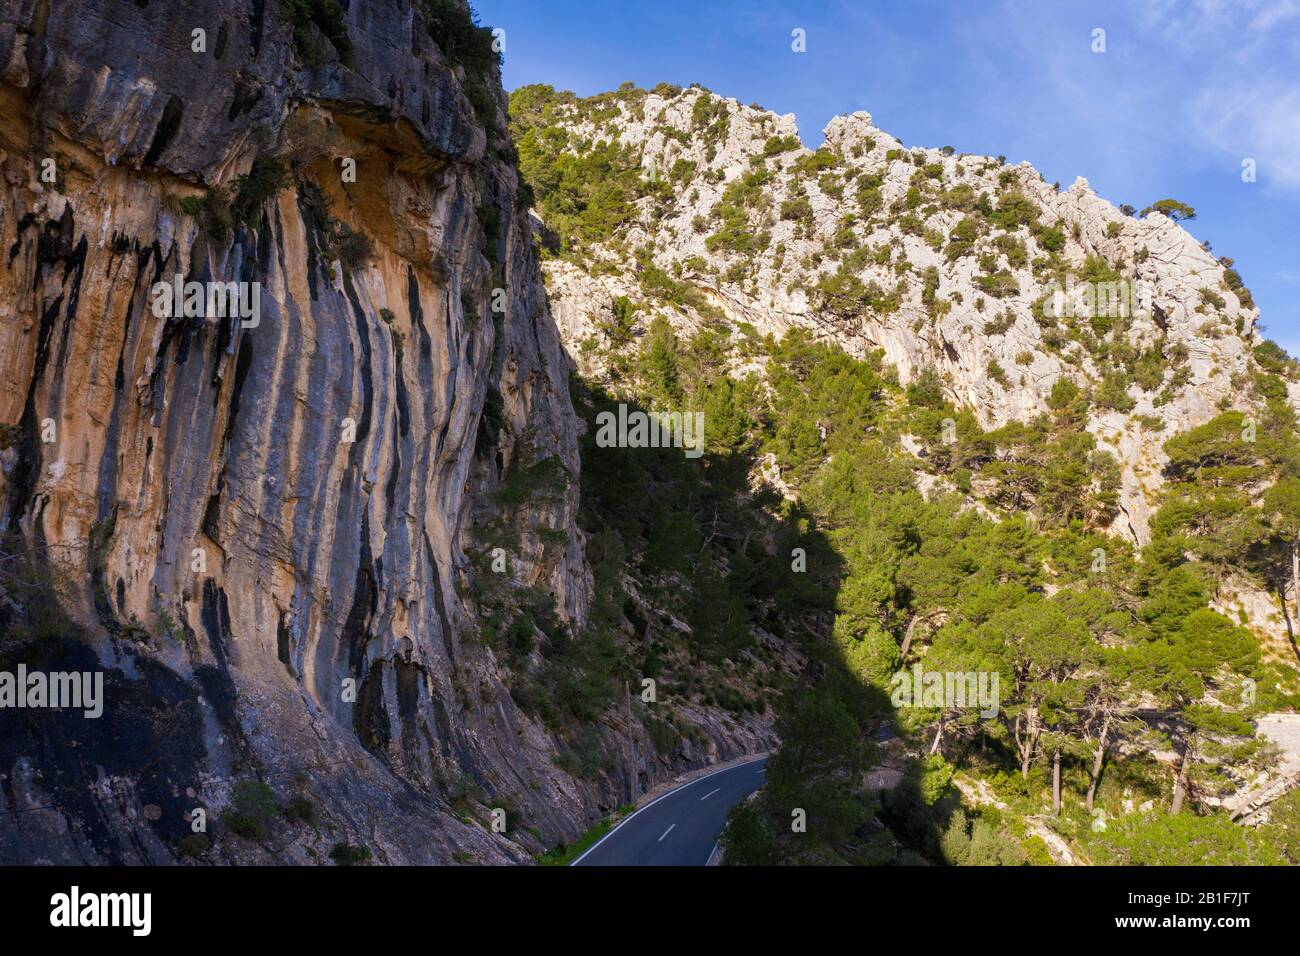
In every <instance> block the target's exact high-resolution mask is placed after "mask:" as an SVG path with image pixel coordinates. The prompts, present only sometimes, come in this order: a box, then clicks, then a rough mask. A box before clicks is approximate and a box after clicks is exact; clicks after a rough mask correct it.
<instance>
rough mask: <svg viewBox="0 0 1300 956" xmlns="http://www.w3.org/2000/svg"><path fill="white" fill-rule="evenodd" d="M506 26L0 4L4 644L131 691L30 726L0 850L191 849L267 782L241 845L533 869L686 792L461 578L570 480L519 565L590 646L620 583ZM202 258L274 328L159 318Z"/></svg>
mask: <svg viewBox="0 0 1300 956" xmlns="http://www.w3.org/2000/svg"><path fill="white" fill-rule="evenodd" d="M344 7H346V9H344ZM303 9H307V10H311V9H316V10H317V11H320V10H334V11H336V12H337V13H338V14H339V17H340V19H338V20H331V19H329V18H328V17H321V16H312V15H304V14H302V13H301V12H299V11H301V10H303ZM449 11H450V12H449ZM200 31H201V32H200ZM481 33H486V31H481V30H479V29H478V28H475V27H474V26H473V25H472V23H471V22H470V20H469V16H468V14H467V13H466V12H465V11H464V8H463V7H461V8H457V7H456V6H455V5H454V4H453V5H448V4H446V3H439V4H423V3H418V2H417V3H410V2H404V0H384V2H375V3H364V4H359V3H352V4H345V5H344V6H338V5H334V4H316V5H314V6H313V5H311V4H308V5H302V4H286V3H280V2H276V0H271V2H267V0H221V2H214V3H210V4H202V5H199V4H190V3H179V2H173V3H168V2H162V0H152V2H150V0H137V2H135V3H93V4H61V3H47V2H46V0H4V2H3V3H0V69H2V70H3V77H2V79H3V82H2V83H0V100H2V103H3V109H2V110H0V114H2V115H3V117H4V119H3V124H2V126H0V173H2V175H3V187H2V189H0V201H2V204H0V238H2V240H3V241H2V243H0V245H2V246H3V250H4V256H3V259H2V260H0V378H2V379H3V390H2V391H0V422H3V423H5V424H4V428H3V451H0V465H2V466H3V467H2V470H0V499H2V500H3V514H2V516H0V523H2V526H3V533H4V535H5V547H4V551H5V555H6V557H5V560H6V562H7V563H6V572H7V573H8V574H9V577H8V578H6V581H7V585H8V586H7V587H6V588H5V599H4V602H3V616H4V621H5V622H6V624H7V625H9V626H10V629H11V631H12V634H14V635H17V636H18V639H20V643H19V644H18V645H16V646H13V645H11V646H6V647H5V649H4V663H5V664H13V663H14V662H15V661H16V660H19V659H21V660H30V659H31V658H32V657H33V655H37V656H41V657H42V659H43V660H44V661H45V663H46V666H48V667H51V668H55V669H57V668H58V667H59V666H61V667H63V668H66V669H87V668H96V667H100V666H102V667H104V668H106V669H107V672H108V693H107V695H106V696H107V702H106V713H105V715H104V718H103V719H102V720H101V721H100V722H98V723H94V722H91V721H83V720H82V719H81V718H80V717H79V716H78V717H76V718H75V719H74V718H72V717H69V716H67V715H61V714H60V715H37V714H34V713H26V714H24V713H19V712H14V711H9V712H6V713H5V714H4V720H5V721H6V722H7V727H6V732H5V733H4V734H0V817H3V819H0V860H4V861H5V862H35V861H52V862H78V861H86V862H91V861H108V862H160V861H165V860H168V859H171V858H173V857H174V856H175V855H176V854H177V852H178V851H177V847H178V846H182V845H183V841H184V840H186V839H187V838H189V837H190V836H191V835H192V833H193V830H194V828H193V827H192V825H191V821H192V816H191V814H192V811H193V810H194V809H196V808H205V809H206V811H208V812H210V813H212V814H213V815H216V814H218V813H220V812H222V811H223V810H225V809H227V808H228V807H229V806H230V805H231V804H232V801H234V802H236V803H238V802H239V800H240V799H244V801H245V802H247V798H248V794H249V792H250V791H249V790H248V789H247V787H245V789H244V790H243V791H242V794H243V796H242V798H241V797H240V793H241V791H238V787H239V786H240V785H241V783H247V782H248V781H262V782H264V783H265V784H266V785H268V786H269V788H270V790H271V792H272V793H273V794H274V795H275V797H276V798H277V799H281V800H290V799H293V800H295V801H296V803H295V804H294V805H296V806H299V807H300V808H303V807H305V808H309V809H303V810H301V811H300V812H299V813H297V814H296V817H295V820H296V822H295V823H293V824H292V825H289V826H287V828H286V829H285V831H284V832H283V833H277V834H276V839H275V840H273V841H271V844H273V845H274V848H272V846H270V845H268V843H267V842H266V841H261V842H260V843H259V841H243V842H241V841H238V840H231V841H228V842H223V843H222V844H221V846H220V847H219V848H218V850H217V851H214V853H216V856H215V858H216V859H224V860H231V861H233V860H239V859H253V860H256V859H275V860H280V861H287V862H309V861H310V860H312V859H320V858H321V857H322V856H323V855H324V854H326V853H328V852H329V850H330V848H331V846H332V845H337V844H343V845H345V846H354V847H365V848H367V849H368V850H369V851H371V852H373V853H374V854H375V856H376V857H377V858H378V859H380V860H382V861H386V862H394V863H397V862H449V861H451V860H453V859H455V860H460V861H481V862H502V861H511V860H513V861H519V860H523V859H526V858H527V857H528V855H529V854H530V853H532V852H536V851H537V850H538V849H540V848H541V847H542V846H543V845H546V844H550V843H553V842H555V841H556V840H558V839H561V838H571V837H572V836H574V835H576V834H577V833H580V832H581V831H582V830H583V829H585V826H586V824H587V823H588V822H589V821H590V819H591V818H592V817H593V816H595V815H597V814H598V813H600V812H602V811H603V810H608V809H609V808H610V807H612V806H614V805H616V804H617V803H620V802H624V801H626V800H627V799H629V798H630V797H632V796H634V795H635V793H637V792H640V789H641V788H642V787H644V785H645V782H646V780H647V779H649V780H654V779H658V778H660V777H662V776H663V775H664V774H665V773H666V772H668V770H669V762H668V761H666V760H658V759H655V758H653V757H647V756H646V755H645V754H644V753H641V754H640V756H638V749H637V747H638V742H644V739H645V732H644V730H642V729H641V728H639V727H637V728H635V729H634V728H631V727H624V728H623V730H622V732H621V733H620V734H614V732H613V731H611V730H604V731H602V732H603V733H604V734H605V736H606V738H608V739H613V738H614V737H618V739H619V740H623V738H624V737H628V736H629V735H630V738H629V739H628V740H623V742H622V743H619V744H617V747H616V748H615V749H616V750H617V753H618V757H619V760H618V761H615V764H614V768H613V769H612V770H611V771H610V772H609V773H607V774H602V775H600V777H599V779H596V780H590V779H583V780H578V779H575V778H574V777H573V776H571V775H570V774H569V773H568V772H566V771H564V770H562V769H560V767H558V766H557V765H556V762H555V759H554V758H555V755H556V753H557V752H558V751H560V750H562V749H563V748H564V746H565V745H564V744H563V742H562V741H560V740H559V738H557V737H556V735H555V733H554V731H553V730H548V729H547V728H546V727H545V726H543V724H542V723H541V722H539V721H538V720H536V719H534V718H533V717H531V716H529V715H527V714H525V713H524V712H523V711H521V709H520V708H519V707H518V706H517V705H516V703H515V702H514V700H512V698H511V695H510V693H509V691H508V689H507V687H506V686H505V683H504V681H503V675H502V671H501V667H500V665H499V664H498V663H497V660H496V657H495V656H494V654H493V653H492V652H491V650H490V649H488V648H487V647H486V646H485V643H484V641H482V640H481V639H480V637H479V622H478V617H477V613H478V612H477V610H476V607H475V606H474V603H473V602H472V601H471V600H469V599H468V598H467V597H466V595H467V594H468V593H469V592H470V591H471V589H472V588H473V586H474V582H475V579H476V577H477V576H479V575H481V574H483V573H488V572H485V571H482V570H480V569H478V568H476V567H474V566H473V565H472V563H471V559H470V557H468V556H467V555H468V554H470V553H471V551H473V549H474V548H475V547H476V544H475V540H474V531H475V528H476V527H477V526H479V525H481V524H482V523H484V522H486V521H488V520H490V519H491V518H492V516H493V515H495V514H496V513H497V512H498V511H499V510H500V505H499V498H500V491H501V489H502V487H503V485H504V484H506V483H508V481H509V479H510V476H511V475H513V474H516V473H518V472H519V471H521V470H523V469H526V468H528V467H531V466H533V465H535V464H537V463H538V462H549V463H550V464H551V465H553V466H556V467H555V469H554V470H555V471H556V472H557V473H558V475H559V487H558V492H557V493H556V494H551V495H547V496H543V497H538V496H533V497H528V496H525V498H524V500H523V503H522V504H521V505H519V506H518V507H517V508H516V513H515V514H514V516H513V518H514V520H515V523H516V524H517V525H518V526H520V527H521V528H522V530H521V532H520V535H519V538H518V541H517V544H516V546H514V547H512V548H510V549H506V550H507V553H506V554H505V558H506V560H507V562H508V567H507V569H506V570H507V572H508V576H509V578H510V579H511V581H512V582H513V583H514V584H515V585H517V586H520V587H530V588H533V589H535V590H536V591H538V592H540V593H541V594H543V595H546V596H547V597H548V599H549V600H551V601H552V602H553V604H554V607H555V609H556V613H557V614H558V616H559V617H560V618H561V619H562V620H564V621H566V622H567V623H568V625H569V626H570V627H573V628H580V627H581V626H582V624H583V622H584V619H585V616H586V614H587V610H588V605H589V602H590V598H591V577H590V572H589V570H588V568H587V565H586V561H585V557H584V545H583V539H582V535H581V533H580V532H579V531H578V530H577V528H576V526H575V514H576V509H577V492H578V489H577V476H578V469H579V463H578V452H577V436H578V435H579V433H580V430H581V425H580V423H579V421H578V419H577V416H576V415H575V413H574V410H573V407H572V404H571V402H570V398H569V392H568V375H569V367H568V363H567V360H566V358H565V356H564V353H563V350H562V347H561V344H560V341H559V338H558V336H557V333H556V328H555V326H554V324H553V322H552V320H551V318H550V314H549V311H548V306H547V302H546V298H545V295H544V293H543V289H542V285H541V281H540V271H539V268H538V264H537V259H536V252H535V247H534V245H533V242H532V238H531V235H530V233H529V230H528V228H527V221H526V218H525V216H526V213H525V212H524V205H526V204H521V203H520V202H519V201H518V197H519V184H518V180H517V175H516V172H515V169H514V165H513V155H512V153H513V148H512V146H511V145H510V143H509V139H508V137H507V135H506V134H505V132H504V128H505V115H504V98H503V97H502V96H501V93H500V85H499V78H498V75H497V67H496V64H495V55H493V57H492V62H491V63H490V64H489V65H488V66H487V67H486V69H485V68H484V67H483V66H482V64H481V62H472V61H471V60H472V58H471V56H470V55H469V53H467V52H466V51H467V49H468V48H469V46H472V44H473V43H481V42H483V37H482V36H481V35H479V34H481ZM480 59H481V57H480ZM353 170H354V171H355V175H351V173H352V171H353ZM177 276H180V277H181V281H197V282H204V283H207V282H222V283H225V282H242V283H246V284H251V283H257V284H258V286H259V289H260V315H258V316H257V317H256V319H255V321H254V320H241V319H240V318H238V317H237V318H233V319H232V318H230V317H224V318H223V317H213V316H208V317H205V316H202V315H200V316H192V317H188V318H187V317H183V316H182V317H174V316H171V315H161V316H160V315H159V314H157V310H156V308H155V304H156V301H157V295H158V293H157V292H156V291H155V285H156V284H157V283H159V282H162V283H171V282H173V281H175V277H177ZM20 566H21V568H22V569H23V573H22V574H20V573H19V567H20ZM24 574H25V575H26V577H23V575H24ZM33 582H36V583H39V584H41V585H42V587H41V588H38V587H35V586H32V587H27V588H26V589H24V587H25V586H26V585H32V584H33ZM52 594H53V595H57V596H58V598H59V601H58V602H57V603H59V604H61V608H60V613H61V614H64V613H65V614H66V616H67V622H66V623H64V622H62V620H61V619H59V620H55V621H53V622H52V623H51V624H50V626H49V628H48V629H46V630H41V629H40V627H39V626H38V625H36V624H33V623H32V622H33V620H34V619H36V618H38V617H40V614H39V613H38V612H40V611H42V610H43V609H45V605H46V603H47V602H49V601H51V598H50V595H52ZM50 616H54V615H53V612H52V611H51V613H50V614H49V615H47V617H50ZM634 730H635V732H634ZM755 745H756V742H755V741H754V740H752V739H750V740H749V741H748V742H747V743H744V742H741V743H735V742H733V741H732V740H731V739H730V738H725V737H724V738H722V739H721V742H720V744H717V743H711V744H710V748H712V750H713V752H714V753H715V754H716V752H717V747H718V746H721V748H722V752H723V753H724V755H730V753H729V752H728V749H729V748H732V747H751V748H752V747H753V746H755ZM611 746H614V745H611ZM678 759H679V760H680V761H682V762H684V763H685V764H695V763H700V762H703V761H704V760H706V759H709V752H708V751H706V750H702V749H696V750H695V751H692V752H690V753H681V752H679V754H678ZM619 761H623V763H619ZM638 773H639V774H640V777H641V781H640V784H638V782H637V776H638ZM490 807H504V808H508V811H509V815H510V818H511V824H510V832H509V833H508V834H499V835H498V834H493V833H491V832H489V830H488V828H486V827H485V826H484V825H483V819H484V812H485V808H490ZM241 812H242V811H241ZM191 851H192V852H199V853H205V852H207V851H206V850H205V849H204V848H203V847H199V849H198V850H197V851H196V850H194V849H193V846H192V844H191Z"/></svg>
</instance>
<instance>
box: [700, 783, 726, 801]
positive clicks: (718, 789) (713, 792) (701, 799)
mask: <svg viewBox="0 0 1300 956" xmlns="http://www.w3.org/2000/svg"><path fill="white" fill-rule="evenodd" d="M721 791H722V788H721V787H718V788H717V789H716V790H710V791H709V792H708V793H706V794H705V795H704V796H702V797H700V802H701V803H703V802H704V801H705V800H707V799H709V797H711V796H713V795H714V794H715V793H720V792H721Z"/></svg>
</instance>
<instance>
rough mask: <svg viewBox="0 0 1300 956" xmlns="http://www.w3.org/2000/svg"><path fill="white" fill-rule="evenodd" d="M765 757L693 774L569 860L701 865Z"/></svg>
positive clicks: (756, 780)
mask: <svg viewBox="0 0 1300 956" xmlns="http://www.w3.org/2000/svg"><path fill="white" fill-rule="evenodd" d="M766 766H767V757H759V758H758V759H756V760H751V761H749V762H747V763H742V764H737V765H736V766H734V767H728V768H727V769H726V770H718V771H715V772H713V773H710V774H705V775H704V776H703V777H696V778H695V779H694V780H692V781H690V782H689V783H684V784H682V785H681V786H680V787H678V788H677V789H676V790H670V791H668V792H667V793H666V794H664V795H663V796H662V797H658V798H657V799H655V800H651V801H650V802H649V803H647V804H646V805H645V806H644V807H642V808H641V809H640V810H638V811H636V812H635V813H633V814H632V815H631V816H629V817H627V818H626V819H625V820H624V821H623V822H622V823H620V824H619V825H618V826H616V827H615V828H614V829H613V830H611V831H610V832H609V833H607V834H605V836H604V837H602V838H601V839H600V840H599V841H597V842H596V843H595V845H593V846H592V847H591V848H590V849H589V850H587V852H586V853H584V854H582V856H580V857H578V858H577V859H576V860H574V861H573V865H574V866H704V864H705V863H707V862H708V861H709V857H710V856H711V855H712V853H713V848H714V846H715V845H716V843H717V840H718V833H719V832H721V830H722V826H723V824H725V823H726V822H727V813H728V812H729V811H730V810H731V808H732V807H733V806H735V805H736V804H737V803H739V802H740V801H741V800H743V799H745V797H746V796H748V795H749V794H751V793H753V792H754V791H755V790H757V789H758V788H759V787H761V786H762V785H763V780H764V774H765V772H766Z"/></svg>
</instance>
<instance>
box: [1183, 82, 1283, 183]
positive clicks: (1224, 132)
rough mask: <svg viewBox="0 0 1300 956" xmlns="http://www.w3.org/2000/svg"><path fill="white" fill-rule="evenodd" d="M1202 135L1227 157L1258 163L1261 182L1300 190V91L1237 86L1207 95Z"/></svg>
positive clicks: (1202, 101) (1201, 101) (1199, 118)
mask: <svg viewBox="0 0 1300 956" xmlns="http://www.w3.org/2000/svg"><path fill="white" fill-rule="evenodd" d="M1195 117H1196V122H1197V129H1198V131H1199V132H1200V133H1201V134H1202V135H1203V136H1204V137H1205V138H1206V140H1207V141H1209V142H1210V144H1211V145H1213V146H1214V147H1216V148H1217V149H1218V150H1219V151H1220V152H1222V153H1223V154H1225V155H1226V156H1232V157H1235V158H1236V159H1237V161H1238V162H1240V161H1241V160H1243V159H1247V158H1250V159H1254V160H1255V162H1256V164H1257V173H1258V177H1259V182H1261V183H1264V184H1275V185H1277V186H1281V187H1283V188H1286V189H1300V90H1296V89H1294V88H1287V87H1283V86H1281V85H1277V84H1272V83H1269V84H1266V85H1265V84H1260V83H1258V82H1255V83H1250V82H1240V81H1239V82H1236V83H1234V84H1232V85H1230V86H1218V87H1214V88H1211V89H1207V90H1205V91H1204V92H1203V93H1202V94H1201V96H1200V97H1199V98H1198V100H1197V103H1196V109H1195Z"/></svg>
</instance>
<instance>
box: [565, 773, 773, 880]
mask: <svg viewBox="0 0 1300 956" xmlns="http://www.w3.org/2000/svg"><path fill="white" fill-rule="evenodd" d="M770 756H771V754H762V755H760V756H758V757H755V758H754V759H752V760H746V761H745V762H744V763H733V764H732V765H731V766H730V767H719V768H718V769H717V770H712V771H710V772H709V773H706V774H701V775H700V776H698V777H696V778H695V779H694V780H688V781H687V782H686V783H684V784H682V785H681V786H680V787H674V788H673V789H671V790H669V791H668V792H667V793H663V794H660V795H659V796H657V797H655V798H654V799H653V800H651V801H650V802H649V803H647V804H646V805H645V806H644V807H638V808H637V809H636V810H634V811H632V812H631V813H629V814H628V815H627V816H625V817H624V818H623V819H622V820H620V821H619V822H618V826H616V827H614V829H612V830H610V831H609V832H608V833H606V834H605V835H604V836H603V837H601V838H600V839H599V840H597V841H596V842H595V843H593V844H592V845H591V846H589V847H587V849H586V850H585V851H584V852H583V854H582V856H580V857H578V858H577V859H576V860H574V861H573V862H572V863H570V864H569V866H577V865H578V864H579V863H581V862H582V861H583V860H585V859H586V858H587V854H589V853H591V852H592V851H594V850H595V849H596V847H598V846H600V845H601V844H602V843H604V842H605V841H606V840H608V839H609V838H610V837H612V836H613V835H614V834H615V833H617V832H618V831H619V830H621V829H622V828H623V824H625V823H627V822H628V821H629V820H631V819H632V818H633V817H635V816H636V815H637V814H638V813H640V812H641V811H642V810H649V809H650V808H651V807H653V806H654V805H655V804H656V803H658V802H659V801H660V800H664V799H667V798H668V797H671V796H672V795H673V794H674V793H680V792H681V791H683V790H685V789H686V788H687V787H689V786H691V785H692V784H696V783H699V782H700V781H701V780H708V779H709V778H710V777H713V776H716V775H718V774H720V773H726V772H727V771H728V770H738V769H740V768H741V767H748V766H749V765H750V764H752V763H758V762H759V761H760V760H766V759H767V758H768V757H770Z"/></svg>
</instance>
